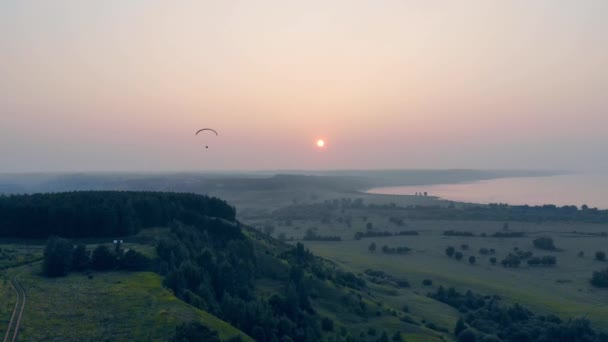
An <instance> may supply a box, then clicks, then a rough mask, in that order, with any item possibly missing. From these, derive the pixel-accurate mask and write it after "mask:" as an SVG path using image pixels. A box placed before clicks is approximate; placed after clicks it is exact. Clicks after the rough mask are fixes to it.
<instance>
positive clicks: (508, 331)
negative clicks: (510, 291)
mask: <svg viewBox="0 0 608 342" xmlns="http://www.w3.org/2000/svg"><path fill="white" fill-rule="evenodd" d="M428 296H429V297H431V298H433V299H435V300H438V301H440V302H442V303H445V304H447V305H449V306H451V307H453V308H456V309H458V310H459V311H460V312H461V313H462V316H461V318H460V319H459V320H458V322H457V323H456V327H455V328H454V335H455V336H456V337H457V338H458V340H459V341H505V342H521V341H538V342H554V341H585V342H605V341H608V335H606V334H604V333H599V332H596V331H594V330H593V328H591V325H590V322H589V320H588V319H586V318H575V319H569V320H567V321H563V320H562V319H560V318H559V317H557V316H555V315H546V316H545V315H538V314H535V313H533V312H532V311H530V310H528V309H527V308H525V307H523V306H521V305H519V304H514V305H509V306H506V305H503V304H502V303H501V301H500V297H498V296H482V295H479V294H475V293H473V292H471V291H467V292H465V293H460V292H458V291H456V290H455V289H454V288H449V289H447V290H446V289H445V288H443V287H442V286H440V287H439V288H438V289H437V291H436V292H434V293H429V294H428Z"/></svg>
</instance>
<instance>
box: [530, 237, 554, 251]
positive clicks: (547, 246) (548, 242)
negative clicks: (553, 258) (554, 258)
mask: <svg viewBox="0 0 608 342" xmlns="http://www.w3.org/2000/svg"><path fill="white" fill-rule="evenodd" d="M533 243H534V247H536V248H538V249H544V250H547V251H554V250H556V249H557V248H555V244H554V243H553V239H552V238H550V237H548V236H541V237H539V238H536V239H534V241H533Z"/></svg>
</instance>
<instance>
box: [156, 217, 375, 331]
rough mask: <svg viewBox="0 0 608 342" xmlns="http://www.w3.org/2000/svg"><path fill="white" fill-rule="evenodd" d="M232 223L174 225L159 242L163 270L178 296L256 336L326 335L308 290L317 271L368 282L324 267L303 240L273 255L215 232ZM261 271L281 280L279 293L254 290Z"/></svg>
mask: <svg viewBox="0 0 608 342" xmlns="http://www.w3.org/2000/svg"><path fill="white" fill-rule="evenodd" d="M228 225H229V223H227V222H225V221H220V220H214V221H208V222H206V223H199V224H196V225H185V224H181V223H175V224H173V225H172V226H171V233H170V236H169V237H167V238H164V239H162V240H161V241H159V243H158V246H157V253H158V256H159V258H160V259H161V262H160V270H161V273H162V274H164V275H165V285H166V286H167V287H169V288H170V289H171V290H173V292H174V293H175V294H176V295H177V297H179V298H180V299H182V300H184V301H186V302H188V303H190V304H191V305H193V306H195V307H198V308H201V309H204V310H206V311H208V312H210V313H212V314H214V315H216V316H217V317H219V318H221V319H223V320H225V321H227V322H230V323H231V324H232V325H234V326H235V327H237V328H238V329H240V330H242V331H243V332H245V333H247V334H248V335H249V336H251V337H253V338H254V339H255V340H256V341H302V342H304V341H318V340H320V339H321V334H322V331H321V327H320V317H319V316H318V315H317V313H316V312H315V310H314V309H313V306H312V303H311V296H310V293H309V291H310V289H311V287H312V283H313V280H312V278H311V277H312V276H314V277H316V278H318V279H328V280H331V281H333V282H334V283H336V284H340V285H342V286H347V287H351V288H356V289H360V288H364V287H365V282H364V281H363V280H362V279H360V278H358V277H357V276H355V275H354V274H352V273H346V272H340V271H338V270H335V269H333V270H330V269H329V268H327V267H324V266H323V265H322V264H320V263H319V262H318V261H317V260H316V258H315V257H314V256H313V255H312V253H310V252H309V251H308V250H307V249H305V248H304V246H303V245H302V244H297V246H296V247H295V248H288V249H287V251H286V252H284V253H283V254H281V255H279V256H271V255H269V254H267V253H262V254H257V253H256V251H255V247H254V245H253V242H252V240H250V239H249V238H247V237H246V236H245V235H244V234H240V235H238V236H233V237H231V238H229V239H225V238H222V237H220V236H218V235H217V234H214V233H211V232H215V231H220V230H222V229H229V228H230V227H228ZM260 235H263V234H260ZM264 237H266V236H265V235H264ZM261 275H265V276H269V277H272V279H275V280H276V281H277V282H279V283H281V284H282V286H281V287H280V288H279V291H278V293H276V294H273V295H271V296H270V297H268V298H266V297H264V298H263V297H260V296H258V295H257V294H256V293H255V291H254V280H255V279H256V277H257V276H261Z"/></svg>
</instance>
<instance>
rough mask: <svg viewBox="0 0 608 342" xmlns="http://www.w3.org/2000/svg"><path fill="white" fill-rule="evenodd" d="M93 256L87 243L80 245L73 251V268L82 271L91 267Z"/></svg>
mask: <svg viewBox="0 0 608 342" xmlns="http://www.w3.org/2000/svg"><path fill="white" fill-rule="evenodd" d="M90 263H91V256H90V253H89V251H88V250H87V247H86V246H85V245H82V244H80V245H78V246H76V248H75V249H74V252H73V253H72V269H73V270H75V271H79V272H82V271H84V270H86V269H87V268H89V265H90Z"/></svg>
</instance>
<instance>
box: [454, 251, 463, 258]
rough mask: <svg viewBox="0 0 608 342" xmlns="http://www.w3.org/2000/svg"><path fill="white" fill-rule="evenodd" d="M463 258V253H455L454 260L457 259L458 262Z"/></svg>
mask: <svg viewBox="0 0 608 342" xmlns="http://www.w3.org/2000/svg"><path fill="white" fill-rule="evenodd" d="M463 256H464V255H463V254H462V252H455V253H454V259H456V260H462V257H463Z"/></svg>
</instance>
